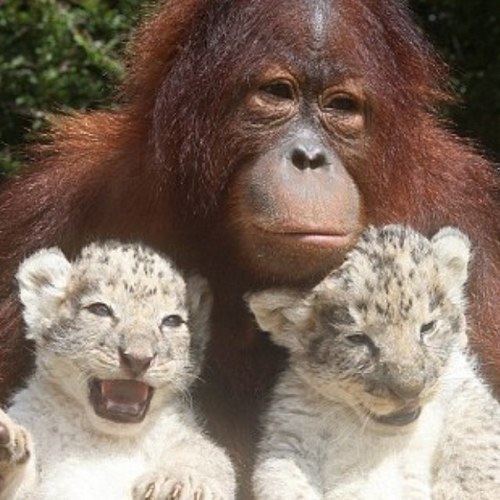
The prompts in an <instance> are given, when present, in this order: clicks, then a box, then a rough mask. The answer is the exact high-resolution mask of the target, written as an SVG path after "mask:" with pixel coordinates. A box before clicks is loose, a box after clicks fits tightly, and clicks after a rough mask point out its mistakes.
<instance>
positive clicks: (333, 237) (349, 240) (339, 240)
mask: <svg viewBox="0 0 500 500" xmlns="http://www.w3.org/2000/svg"><path fill="white" fill-rule="evenodd" d="M261 231H264V232H265V233H266V235H269V236H272V237H278V238H282V239H287V240H288V241H294V242H295V243H298V244H304V245H314V246H324V247H347V246H349V245H352V244H353V243H354V240H355V236H356V235H355V234H354V233H334V232H331V233H330V232H321V231H304V230H296V231H295V230H286V231H271V230H269V229H268V230H263V229H261Z"/></svg>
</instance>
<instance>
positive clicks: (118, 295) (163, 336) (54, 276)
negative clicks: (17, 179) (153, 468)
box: [17, 242, 212, 434]
mask: <svg viewBox="0 0 500 500" xmlns="http://www.w3.org/2000/svg"><path fill="white" fill-rule="evenodd" d="M17 279H18V283H19V289H20V298H21V302H22V304H23V306H24V319H25V322H26V325H27V330H26V336H27V338H29V339H32V340H33V341H34V342H35V345H36V353H37V372H36V374H35V376H37V377H40V378H43V379H44V380H46V381H47V382H48V383H50V384H51V385H52V386H53V387H54V388H55V389H56V390H57V391H62V392H63V393H64V394H65V395H66V396H67V398H69V399H70V400H71V401H72V402H74V403H77V404H80V405H81V406H82V407H83V408H84V409H85V411H86V415H87V416H88V418H89V419H90V421H91V424H92V425H93V426H94V427H96V428H97V429H100V430H101V431H103V432H109V433H118V434H120V433H135V432H137V431H138V430H139V429H140V428H141V427H142V426H143V425H145V423H146V422H147V421H148V418H149V416H150V415H151V414H152V413H154V411H155V410H156V409H157V408H159V407H160V406H162V405H163V404H165V402H166V401H167V400H169V399H170V398H172V397H173V396H175V395H178V394H179V393H182V392H183V391H185V390H186V389H187V388H188V387H189V385H190V384H191V383H192V382H193V380H194V379H195V378H196V377H197V375H198V373H199V370H200V365H201V362H202V355H203V350H204V346H205V344H206V341H207V337H208V332H207V330H206V325H207V324H208V320H209V314H210V309H211V301H212V299H211V295H210V292H209V290H208V286H207V283H206V281H205V280H204V279H203V278H201V277H199V276H192V277H184V276H183V275H182V274H181V273H180V272H179V271H178V270H177V269H176V268H175V267H174V266H173V264H172V263H171V262H169V261H168V260H167V259H165V258H164V257H162V256H160V255H159V254H157V253H155V252H153V251H152V250H151V249H149V248H147V247H145V246H143V245H140V244H119V243H117V242H106V243H102V244H91V245H89V246H87V247H85V248H84V249H83V250H82V252H81V254H80V256H79V257H78V258H76V260H74V261H73V262H70V261H68V260H67V259H66V257H65V256H64V255H63V253H62V252H61V251H60V250H59V249H57V248H50V249H46V250H41V251H39V252H37V253H35V254H34V255H32V256H31V257H29V258H27V259H26V260H25V261H24V262H23V263H22V264H21V266H20V268H19V271H18V273H17Z"/></svg>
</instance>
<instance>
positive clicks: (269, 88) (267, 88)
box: [260, 82, 294, 100]
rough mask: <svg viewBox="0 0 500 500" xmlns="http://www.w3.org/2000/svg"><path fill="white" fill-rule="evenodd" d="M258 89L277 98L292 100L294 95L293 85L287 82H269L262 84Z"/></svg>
mask: <svg viewBox="0 0 500 500" xmlns="http://www.w3.org/2000/svg"><path fill="white" fill-rule="evenodd" d="M260 90H261V91H262V92H265V93H266V94H270V95H271V96H273V97H277V98H278V99H287V100H292V99H293V97H294V92H293V87H292V86H291V85H290V84H289V83H288V82H273V83H269V84H267V85H264V86H262V87H261V88H260Z"/></svg>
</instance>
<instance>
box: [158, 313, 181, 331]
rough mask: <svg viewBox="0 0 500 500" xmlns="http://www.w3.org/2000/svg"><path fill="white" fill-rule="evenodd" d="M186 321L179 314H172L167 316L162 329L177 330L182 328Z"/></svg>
mask: <svg viewBox="0 0 500 500" xmlns="http://www.w3.org/2000/svg"><path fill="white" fill-rule="evenodd" d="M184 323H185V321H184V319H182V317H181V316H179V315H178V314H170V315H169V316H165V317H164V318H163V319H162V320H161V327H162V328H176V327H178V326H181V325H182V324H184Z"/></svg>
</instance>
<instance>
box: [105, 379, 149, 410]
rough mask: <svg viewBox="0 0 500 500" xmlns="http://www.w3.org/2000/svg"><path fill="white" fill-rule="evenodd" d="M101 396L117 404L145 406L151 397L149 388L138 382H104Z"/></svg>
mask: <svg viewBox="0 0 500 500" xmlns="http://www.w3.org/2000/svg"><path fill="white" fill-rule="evenodd" d="M101 394H102V395H103V397H104V398H106V399H107V400H108V401H112V402H114V403H116V404H125V405H127V404H143V403H145V402H146V400H147V399H148V396H149V386H147V385H146V384H144V383H143V382H139V381H138V380H102V381H101Z"/></svg>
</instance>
